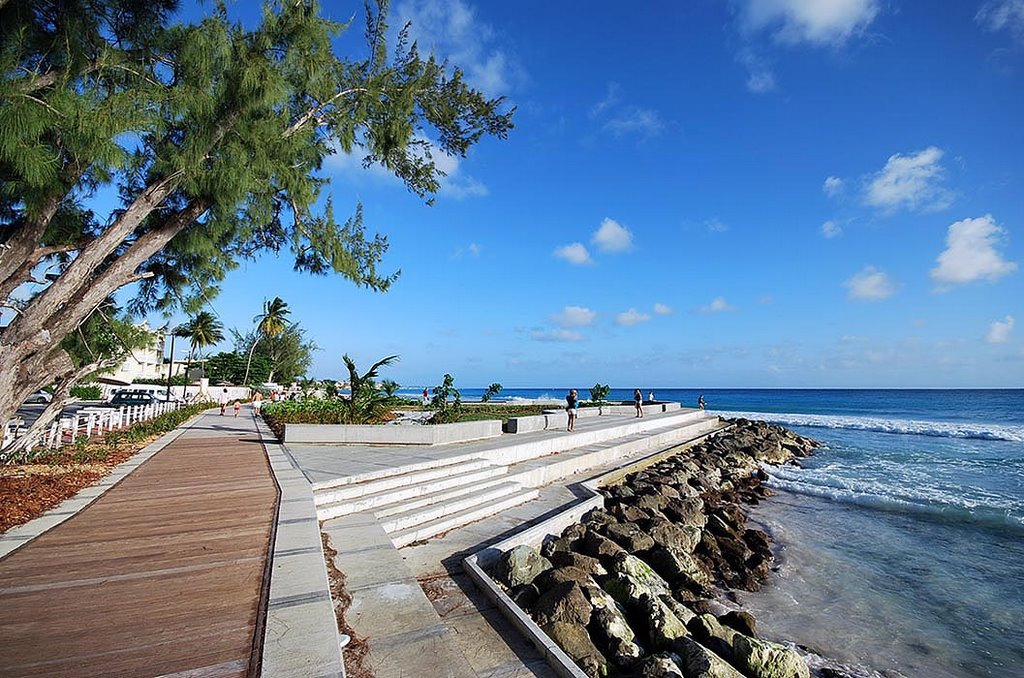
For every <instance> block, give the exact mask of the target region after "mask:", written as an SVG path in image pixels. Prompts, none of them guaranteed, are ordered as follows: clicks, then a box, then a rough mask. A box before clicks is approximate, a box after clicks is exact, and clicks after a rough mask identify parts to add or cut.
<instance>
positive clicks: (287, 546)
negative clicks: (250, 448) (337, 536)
mask: <svg viewBox="0 0 1024 678" xmlns="http://www.w3.org/2000/svg"><path fill="white" fill-rule="evenodd" d="M256 428H257V429H258V430H259V433H260V437H261V438H262V441H263V447H264V449H265V450H266V453H267V457H268V459H269V460H270V468H271V469H272V471H273V473H274V479H275V480H276V482H277V485H278V487H279V488H280V490H281V499H280V509H279V511H278V516H277V529H276V532H275V534H274V545H273V562H272V565H271V572H270V592H269V596H268V599H267V610H266V625H265V627H264V630H263V657H262V662H261V675H264V676H275V677H277V676H281V677H282V678H305V677H306V676H318V677H323V678H326V677H328V676H332V677H334V676H338V677H340V678H344V676H345V664H344V662H343V660H342V656H341V647H340V646H339V645H338V622H337V620H336V619H335V617H334V603H333V602H332V601H331V589H330V584H329V583H328V580H327V565H326V564H325V563H324V553H323V548H322V546H321V542H320V525H319V523H318V522H317V519H316V506H315V505H314V504H313V489H312V487H311V486H310V484H309V481H308V480H306V477H305V476H304V475H303V474H302V472H301V471H300V470H299V469H298V467H297V466H296V465H295V464H294V463H293V462H292V459H291V457H289V456H288V453H287V451H286V450H285V448H284V446H283V445H280V444H278V443H277V442H276V441H275V439H274V434H273V433H271V432H270V430H269V429H268V428H267V426H266V424H264V423H263V421H262V420H261V419H260V418H258V417H257V418H256Z"/></svg>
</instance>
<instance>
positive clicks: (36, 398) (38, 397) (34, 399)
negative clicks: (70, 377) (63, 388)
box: [25, 391, 53, 404]
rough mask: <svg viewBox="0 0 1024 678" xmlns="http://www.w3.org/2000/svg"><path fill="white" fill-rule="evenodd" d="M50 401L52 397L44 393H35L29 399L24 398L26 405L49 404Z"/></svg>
mask: <svg viewBox="0 0 1024 678" xmlns="http://www.w3.org/2000/svg"><path fill="white" fill-rule="evenodd" d="M52 400H53V395H52V394H50V393H47V392H46V391H36V392H35V393H33V394H32V395H30V396H29V397H27V398H25V403H26V404H28V403H43V404H46V403H49V402H50V401H52Z"/></svg>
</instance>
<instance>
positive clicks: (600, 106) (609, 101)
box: [590, 82, 622, 118]
mask: <svg viewBox="0 0 1024 678" xmlns="http://www.w3.org/2000/svg"><path fill="white" fill-rule="evenodd" d="M620 101H622V87H621V86H620V85H619V83H617V82H609V83H608V93H607V94H606V95H605V97H604V99H601V101H598V102H597V103H596V104H594V105H593V106H591V107H590V117H591V118H598V117H600V116H601V115H602V114H603V113H604V112H605V111H608V110H610V109H612V108H615V107H616V106H618V105H619V102H620Z"/></svg>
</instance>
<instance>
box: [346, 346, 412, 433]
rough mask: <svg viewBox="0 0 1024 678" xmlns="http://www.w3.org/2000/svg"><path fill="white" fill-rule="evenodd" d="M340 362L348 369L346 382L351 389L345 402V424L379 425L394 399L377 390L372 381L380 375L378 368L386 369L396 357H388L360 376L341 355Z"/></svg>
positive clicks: (347, 359) (349, 359) (349, 360)
mask: <svg viewBox="0 0 1024 678" xmlns="http://www.w3.org/2000/svg"><path fill="white" fill-rule="evenodd" d="M341 360H342V361H343V362H344V363H345V367H346V368H348V381H349V385H350V387H351V389H352V395H351V396H350V397H349V399H348V400H347V401H346V402H345V406H346V407H347V408H348V413H347V421H345V422H344V423H346V424H375V423H379V422H380V421H381V420H382V418H383V415H384V413H386V412H387V411H388V410H389V409H390V408H391V407H392V405H393V404H394V402H395V398H394V396H392V395H391V394H390V393H386V392H384V391H381V390H380V389H378V388H377V385H376V383H375V382H374V380H375V379H376V378H377V375H378V374H379V373H380V368H382V367H386V366H388V365H391V364H393V363H395V362H397V361H398V356H397V355H389V356H388V357H386V358H381V359H380V360H378V361H377V362H375V363H374V364H373V365H372V366H371V367H370V369H368V370H367V371H366V373H365V374H363V375H360V374H359V371H358V370H357V369H356V364H355V362H354V361H353V360H352V359H351V358H349V357H348V355H347V354H346V355H343V356H342V357H341Z"/></svg>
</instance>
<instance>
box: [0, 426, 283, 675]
mask: <svg viewBox="0 0 1024 678" xmlns="http://www.w3.org/2000/svg"><path fill="white" fill-rule="evenodd" d="M211 420H212V421H211ZM201 424H202V426H201V427H200V429H199V430H193V431H189V432H186V433H185V434H183V435H182V436H180V437H179V438H178V439H177V440H175V441H174V442H173V443H171V444H170V445H169V446H167V447H166V448H164V449H163V450H161V451H160V452H159V453H158V454H157V455H155V456H154V457H152V458H151V459H150V460H149V461H147V462H146V463H145V464H144V465H142V466H141V467H140V468H139V469H137V470H136V471H135V472H134V473H132V474H131V475H130V476H128V477H127V478H126V479H125V480H123V481H122V482H121V483H120V484H119V485H118V486H116V487H115V488H113V489H112V490H110V491H109V492H108V493H107V494H105V495H104V496H103V497H101V498H100V499H99V500H97V501H96V502H95V503H94V504H92V505H91V506H89V507H88V508H87V509H85V510H84V511H82V512H81V513H79V514H78V515H76V516H74V517H73V518H71V519H69V520H67V521H66V522H65V523H63V524H61V525H59V526H58V527H56V528H55V529H53V530H51V531H50V532H48V533H46V534H44V535H42V536H40V537H39V538H38V539H36V540H35V541H34V542H32V543H30V544H28V545H27V546H25V547H23V548H22V549H19V550H18V551H15V552H14V553H12V554H10V555H9V556H7V557H6V558H4V559H3V560H0V637H2V638H3V642H2V643H0V675H3V676H98V675H103V676H122V675H123V676H159V675H172V674H176V673H180V674H183V675H190V676H244V675H246V672H247V670H248V666H249V662H250V656H251V654H252V652H253V639H254V638H255V637H256V624H257V619H258V606H259V601H260V591H261V587H262V585H263V581H264V570H265V567H266V557H267V553H268V550H269V543H270V537H271V534H272V527H273V520H274V516H275V510H276V502H277V491H276V487H275V485H274V481H273V477H272V475H271V473H270V470H269V467H268V465H267V462H266V458H265V455H264V452H263V449H262V446H261V444H260V443H259V441H258V438H257V437H256V436H254V435H253V433H252V429H253V425H252V422H251V421H250V420H247V419H244V418H239V419H234V418H231V419H227V420H218V417H216V416H209V415H207V416H206V417H205V418H204V420H203V421H202V422H201Z"/></svg>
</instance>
